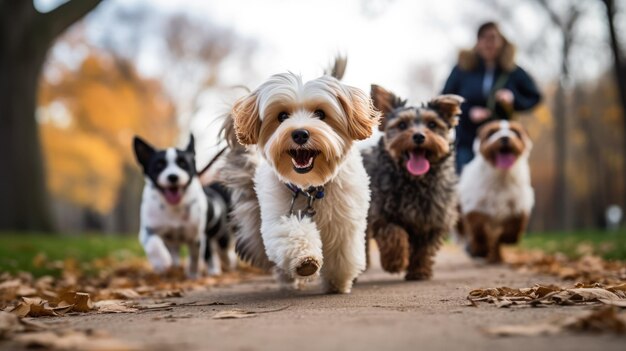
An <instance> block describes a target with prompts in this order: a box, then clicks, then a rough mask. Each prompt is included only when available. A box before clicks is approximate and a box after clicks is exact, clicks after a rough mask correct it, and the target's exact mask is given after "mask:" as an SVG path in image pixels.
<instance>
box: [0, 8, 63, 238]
mask: <svg viewBox="0 0 626 351" xmlns="http://www.w3.org/2000/svg"><path fill="white" fill-rule="evenodd" d="M23 3H26V4H27V5H24V4H23ZM28 3H29V1H23V2H22V3H21V4H20V3H19V2H15V1H14V2H13V3H11V1H9V3H5V4H3V5H2V7H1V10H2V11H1V12H0V77H2V79H0V150H2V151H1V152H0V164H2V171H1V173H0V194H1V195H0V230H7V229H18V230H41V231H49V230H51V229H52V222H51V215H50V210H49V204H48V199H47V193H46V186H45V177H44V164H43V162H42V161H43V158H42V155H41V145H40V138H39V132H38V128H37V122H36V120H35V118H34V116H35V107H36V92H37V82H38V77H39V73H40V71H41V66H42V65H43V61H44V59H45V52H46V49H47V43H42V42H38V39H40V38H37V34H36V30H37V29H36V28H33V27H34V24H35V21H36V16H37V13H36V11H33V10H31V9H30V8H29V7H32V4H28ZM26 38H29V39H30V40H25V39H26Z"/></svg>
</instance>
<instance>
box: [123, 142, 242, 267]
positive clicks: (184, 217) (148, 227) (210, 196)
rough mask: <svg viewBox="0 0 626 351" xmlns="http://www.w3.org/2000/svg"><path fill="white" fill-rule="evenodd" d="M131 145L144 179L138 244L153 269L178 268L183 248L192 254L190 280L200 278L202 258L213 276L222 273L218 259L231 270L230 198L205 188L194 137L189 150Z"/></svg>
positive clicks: (217, 188)
mask: <svg viewBox="0 0 626 351" xmlns="http://www.w3.org/2000/svg"><path fill="white" fill-rule="evenodd" d="M133 146H134V151H135V156H136V158H137V161H138V162H139V164H140V165H141V166H142V168H143V171H144V175H145V178H146V185H145V186H144V189H143V197H142V201H141V224H140V225H141V228H140V230H139V241H140V242H141V245H142V246H143V248H144V250H145V251H146V256H147V257H148V260H149V261H150V263H151V264H152V266H153V267H154V269H155V270H156V271H157V272H163V271H165V270H167V269H168V268H170V267H172V266H177V265H179V264H180V258H179V251H180V247H181V245H182V244H186V245H187V247H188V249H189V258H190V263H189V267H188V269H187V275H188V276H189V277H190V278H197V277H198V273H199V264H200V261H201V257H202V255H203V253H204V258H205V259H206V262H207V265H208V271H209V274H211V275H216V274H220V273H221V264H220V263H221V262H220V259H221V261H224V262H225V263H226V264H227V265H228V266H229V267H233V266H234V264H236V257H235V256H234V255H235V254H234V248H232V246H233V245H231V234H230V231H229V229H228V223H227V219H228V211H229V209H228V193H227V192H225V191H224V189H223V188H221V187H220V186H219V185H218V184H212V185H211V186H207V187H204V188H203V186H202V184H201V183H200V179H199V175H198V172H197V171H196V163H195V148H194V139H193V136H191V138H190V140H189V144H188V145H187V148H186V149H185V150H179V149H175V148H167V149H165V150H156V149H155V148H154V147H152V146H151V145H150V144H148V143H147V142H145V141H144V140H142V139H141V138H140V137H137V136H136V137H135V139H134V141H133ZM229 249H230V250H229Z"/></svg>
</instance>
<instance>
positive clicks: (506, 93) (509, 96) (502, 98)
mask: <svg viewBox="0 0 626 351" xmlns="http://www.w3.org/2000/svg"><path fill="white" fill-rule="evenodd" d="M496 101H497V102H499V103H501V104H503V105H507V106H512V105H513V101H515V95H513V92H512V91H510V90H509V89H500V90H498V91H496Z"/></svg>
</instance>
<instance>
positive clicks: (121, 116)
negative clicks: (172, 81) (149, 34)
mask: <svg viewBox="0 0 626 351" xmlns="http://www.w3.org/2000/svg"><path fill="white" fill-rule="evenodd" d="M50 64H52V65H54V64H55V63H54V62H52V63H50ZM60 71H61V72H62V74H61V76H60V79H55V80H54V81H47V80H43V81H42V82H41V88H40V101H39V104H40V109H39V110H40V113H39V120H40V122H41V136H42V138H43V145H44V152H45V156H46V162H47V164H46V166H47V171H48V185H49V188H50V190H51V191H52V193H53V195H54V196H57V197H59V198H62V199H65V200H68V201H70V202H73V203H75V204H77V205H80V206H85V207H88V208H91V209H93V210H96V211H98V212H100V213H107V212H109V211H110V210H111V209H112V208H113V206H114V205H115V203H116V200H117V195H118V192H119V189H120V186H121V184H122V182H123V181H124V168H125V167H126V166H130V167H136V166H135V161H134V157H133V154H132V148H131V140H132V137H133V135H134V134H140V135H142V136H144V137H146V138H147V139H148V140H150V141H152V142H154V143H155V144H157V145H168V144H171V143H173V141H174V139H175V138H176V136H177V135H178V129H177V123H176V118H175V114H174V109H173V107H172V104H171V102H170V101H169V99H168V98H167V97H166V95H165V94H164V92H163V89H162V87H161V85H160V84H159V82H157V81H153V80H148V79H145V78H142V77H140V76H139V75H138V73H137V72H136V71H135V69H134V67H133V66H132V65H131V64H130V63H128V62H127V61H123V60H121V59H117V58H112V57H110V56H106V55H104V54H102V53H99V52H97V51H93V52H92V53H91V54H90V55H89V56H88V57H87V58H86V59H85V60H84V61H83V63H82V64H81V66H80V67H79V68H78V69H76V70H69V69H60Z"/></svg>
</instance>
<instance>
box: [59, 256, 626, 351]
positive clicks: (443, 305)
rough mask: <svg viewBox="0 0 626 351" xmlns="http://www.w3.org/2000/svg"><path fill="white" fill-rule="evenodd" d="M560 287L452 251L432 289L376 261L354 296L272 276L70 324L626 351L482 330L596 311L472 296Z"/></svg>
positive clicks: (331, 346)
mask: <svg viewBox="0 0 626 351" xmlns="http://www.w3.org/2000/svg"><path fill="white" fill-rule="evenodd" d="M374 261H377V258H375V259H374ZM553 282H557V281H556V280H555V278H551V277H545V276H543V277H542V276H532V275H525V274H521V273H518V272H515V271H513V270H511V269H509V268H507V267H505V266H498V267H491V266H485V265H483V264H479V263H474V262H472V261H470V260H469V259H468V258H467V257H466V256H465V255H464V253H463V252H461V251H460V250H459V249H458V248H456V247H454V246H446V247H444V249H443V250H442V251H441V253H440V254H439V256H438V259H437V265H436V268H435V277H434V279H433V280H430V281H426V282H405V281H403V280H402V277H401V276H396V275H389V274H386V273H384V272H382V271H381V269H380V268H379V265H378V264H377V262H375V266H374V267H373V268H372V269H370V270H369V271H368V272H367V273H366V274H364V275H363V276H362V277H361V278H359V282H358V283H357V285H356V286H355V287H354V289H353V292H352V293H351V294H349V295H323V294H321V291H320V290H319V288H318V287H315V286H314V287H312V288H310V289H307V290H305V291H298V292H294V291H280V290H279V289H278V286H277V285H276V284H275V283H274V281H273V279H272V278H271V277H269V276H262V277H258V278H255V279H254V280H253V281H246V282H243V283H239V284H236V285H231V286H224V287H216V288H212V289H210V290H207V291H198V292H193V293H190V294H187V295H186V296H185V297H183V298H177V299H173V301H176V302H179V303H182V302H191V301H197V303H198V304H205V305H206V304H208V303H210V302H220V303H224V304H233V305H217V306H202V307H185V306H177V307H174V308H173V309H172V310H170V311H150V312H143V313H135V314H85V315H82V316H74V317H64V318H61V319H62V320H63V321H65V322H67V323H69V326H72V327H75V328H94V329H99V330H106V331H108V332H109V333H110V334H111V335H112V336H114V337H116V338H118V339H121V340H123V341H131V342H138V343H141V344H143V345H145V346H147V348H146V349H148V350H242V351H243V350H298V351H306V350H377V351H382V350H385V351H390V350H455V351H456V350H498V351H500V350H524V351H529V350H532V351H537V350H551V351H555V350H603V351H607V350H622V351H623V350H626V338H624V337H618V336H614V335H611V334H602V335H593V334H592V335H589V334H585V335H575V334H564V335H557V336H550V337H548V336H544V337H509V338H494V337H489V336H486V335H485V334H484V333H483V332H481V330H480V328H481V327H486V326H497V325H504V324H528V323H532V322H533V321H536V322H542V321H545V320H548V319H551V318H554V317H555V316H566V315H572V314H580V313H583V312H585V311H586V310H588V309H589V308H588V307H587V308H585V307H577V306H574V307H546V308H518V309H505V308H504V309H498V308H496V307H494V306H492V305H487V304H481V305H480V306H479V307H478V308H476V307H468V306H467V305H468V302H467V300H466V296H467V293H468V292H469V291H470V290H472V289H474V288H479V287H498V286H509V287H530V286H532V285H533V284H535V283H553ZM561 284H563V283H561ZM566 284H567V283H566ZM282 308H286V309H283V310H280V311H274V312H268V313H261V314H257V315H255V316H254V317H253V318H242V319H227V320H226V319H212V317H213V316H214V315H215V314H216V313H218V312H220V311H227V310H232V309H242V310H246V311H270V310H277V309H282Z"/></svg>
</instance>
